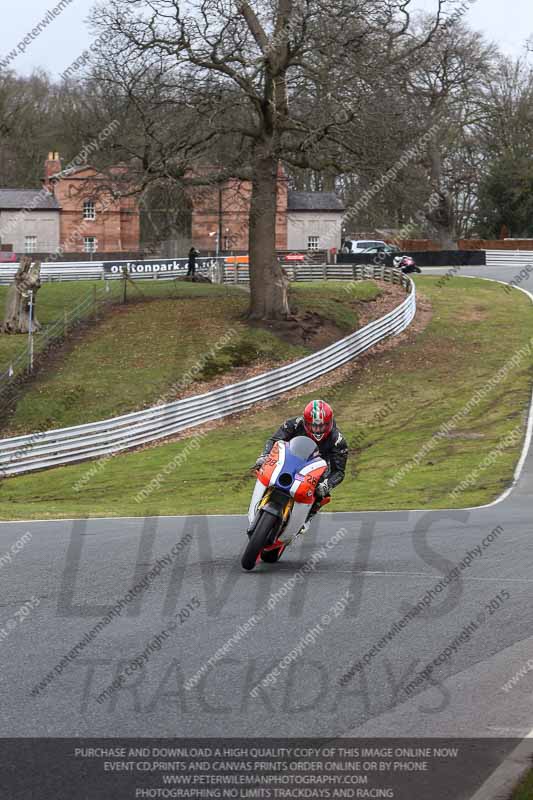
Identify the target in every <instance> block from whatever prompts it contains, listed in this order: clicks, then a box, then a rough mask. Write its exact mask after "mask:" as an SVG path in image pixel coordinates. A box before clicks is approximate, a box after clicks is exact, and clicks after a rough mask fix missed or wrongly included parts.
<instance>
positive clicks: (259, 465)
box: [253, 456, 266, 470]
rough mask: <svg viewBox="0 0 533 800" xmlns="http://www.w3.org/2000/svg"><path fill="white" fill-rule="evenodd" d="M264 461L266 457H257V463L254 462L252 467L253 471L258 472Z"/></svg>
mask: <svg viewBox="0 0 533 800" xmlns="http://www.w3.org/2000/svg"><path fill="white" fill-rule="evenodd" d="M265 461H266V456H259V458H258V459H257V461H256V462H255V464H254V466H253V469H255V470H260V469H261V467H262V466H263V464H264V463H265Z"/></svg>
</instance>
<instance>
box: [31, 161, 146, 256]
mask: <svg viewBox="0 0 533 800" xmlns="http://www.w3.org/2000/svg"><path fill="white" fill-rule="evenodd" d="M115 175H116V176H117V182H118V178H119V176H120V168H117V169H116V170H115ZM110 180H111V181H112V177H111V179H110V178H109V176H106V175H103V174H102V173H100V172H98V170H96V169H95V168H94V167H92V166H90V165H84V166H80V167H69V168H67V169H63V168H62V164H61V159H60V157H59V154H58V153H49V155H48V158H47V160H46V162H45V166H44V178H43V188H44V189H47V190H48V191H49V192H50V193H51V194H52V195H53V197H54V198H55V200H56V202H57V204H58V206H59V208H60V214H59V226H60V231H59V239H60V247H61V250H62V251H63V252H65V253H95V252H98V253H119V252H133V251H137V250H139V239H140V213H139V208H138V204H137V199H136V198H135V197H119V198H114V197H113V196H112V193H111V191H110V189H112V188H113V187H112V186H110V185H109V181H110ZM108 187H109V188H108Z"/></svg>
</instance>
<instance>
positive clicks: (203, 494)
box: [0, 276, 533, 519]
mask: <svg viewBox="0 0 533 800" xmlns="http://www.w3.org/2000/svg"><path fill="white" fill-rule="evenodd" d="M437 280H438V278H431V277H425V276H424V277H420V278H417V285H418V286H419V288H420V289H421V290H422V291H423V293H424V294H425V295H426V296H427V297H428V298H429V299H430V300H431V303H432V306H433V317H432V320H431V322H430V324H429V325H428V326H427V327H426V328H425V330H424V331H423V332H422V333H420V334H419V335H418V336H417V338H416V339H414V341H413V340H412V341H410V342H407V343H404V344H402V345H400V346H398V347H396V348H394V349H391V350H386V351H384V352H381V353H379V354H376V355H374V356H371V357H368V358H366V359H364V360H363V362H362V363H361V364H359V365H358V366H356V367H355V368H354V371H353V374H351V375H350V377H349V378H348V379H346V380H344V381H343V382H342V383H339V384H337V385H333V386H329V387H328V388H323V389H322V388H321V387H318V388H313V389H312V391H311V390H310V389H309V390H306V391H304V392H302V393H301V395H300V396H299V397H298V398H296V399H291V400H290V401H287V400H286V401H283V402H278V403H271V404H269V405H268V407H267V408H261V409H260V410H259V411H258V412H256V413H249V414H248V415H246V416H245V417H241V418H240V419H237V420H233V421H228V422H227V423H226V424H225V425H223V426H221V427H219V428H217V429H215V430H212V431H211V432H209V433H208V435H207V436H206V437H205V438H204V440H203V442H202V445H201V447H200V448H198V449H194V448H192V447H190V443H189V445H188V443H187V441H181V442H174V443H169V444H165V445H162V446H159V447H154V448H152V449H149V450H145V451H142V452H137V453H130V454H125V455H120V456H116V457H115V458H113V459H112V460H110V461H109V462H108V463H106V464H105V465H102V467H101V468H98V466H97V465H96V464H90V463H89V464H82V465H78V466H74V467H64V468H59V469H55V470H52V471H50V472H43V473H40V474H38V475H27V476H21V477H18V478H15V479H9V480H6V481H4V482H3V483H2V484H1V485H0V517H1V518H3V519H14V518H32V517H33V518H47V517H62V516H63V517H75V516H102V515H104V516H113V515H117V516H120V515H143V514H189V513H195V514H199V513H208V514H210V513H229V512H232V513H244V512H245V510H246V509H247V505H248V502H249V498H250V492H251V489H252V486H253V478H252V477H251V476H249V473H248V468H249V466H250V464H252V463H253V461H254V459H255V457H256V456H257V454H258V452H259V451H260V449H261V448H262V446H263V443H264V441H265V439H266V438H267V437H268V436H269V435H270V434H271V432H272V431H273V430H274V429H275V428H277V427H278V425H279V423H280V421H281V420H283V419H284V418H285V417H288V416H292V415H295V414H297V413H298V412H299V411H300V410H301V409H302V407H303V405H304V404H305V403H306V402H307V401H308V400H309V399H311V398H312V397H314V396H316V395H322V396H323V397H324V399H326V400H329V401H331V402H332V403H333V405H334V408H335V412H336V416H337V420H338V424H339V426H340V428H341V430H342V431H343V433H344V434H345V436H346V437H347V439H348V441H349V444H350V450H351V456H350V460H349V464H348V471H347V476H346V480H345V482H344V483H343V484H342V486H340V487H339V488H338V489H337V490H336V491H335V496H334V502H333V503H332V505H331V506H330V508H331V510H332V511H352V510H365V509H405V508H441V507H446V508H452V507H464V506H470V505H478V504H481V503H484V502H488V501H490V500H492V499H494V498H495V497H496V496H497V495H499V494H500V493H501V492H502V491H503V489H504V488H505V487H506V486H508V485H509V482H510V481H511V478H512V474H513V470H514V468H515V465H516V462H517V459H518V455H519V453H520V450H521V447H522V439H523V431H524V426H525V418H526V410H527V408H528V404H529V398H530V393H531V386H532V382H533V381H532V378H533V356H532V350H531V339H532V337H533V308H532V306H531V304H530V302H529V300H528V298H527V297H526V296H524V295H523V294H522V293H520V292H512V293H510V294H507V293H506V292H504V291H503V290H502V287H501V286H500V285H498V284H496V283H490V282H487V281H483V280H480V279H462V278H454V280H453V281H450V282H449V283H448V284H446V285H445V286H444V287H442V288H438V287H437V286H436V282H437ZM317 290H319V287H318V286H317V285H316V284H315V285H314V291H317ZM519 352H521V353H522V355H521V356H518V357H517V358H514V360H513V361H514V363H512V362H511V359H513V356H516V354H517V353H519ZM500 371H501V372H500ZM498 374H500V375H501V376H502V377H501V379H497V378H496V376H498ZM487 387H488V388H487ZM480 390H482V392H481V394H477V393H478V392H479V391H480ZM473 398H478V401H477V402H474V401H473ZM465 409H468V411H467V412H465ZM454 418H455V423H454V424H452V425H451V427H449V428H448V430H447V432H446V433H445V435H442V436H439V437H437V438H435V433H436V432H437V431H438V430H439V428H440V427H441V426H442V425H443V424H444V423H449V422H450V420H452V419H454ZM513 433H514V434H515V435H513ZM428 443H431V444H430V445H428ZM186 447H189V451H188V453H189V454H188V456H187V460H186V464H185V466H182V467H181V468H180V469H178V470H174V471H172V470H170V471H169V472H168V473H167V474H165V473H164V470H165V467H166V466H167V465H169V464H172V463H176V459H177V457H178V456H179V454H180V453H182V452H183V451H184V449H185V448H186ZM428 447H429V449H428ZM487 460H489V461H490V462H491V465H490V466H489V467H487V466H484V465H485V464H486V463H487ZM406 465H411V467H410V469H407V470H404V472H403V473H402V468H404V467H405V466H406ZM88 475H89V479H87V476H88ZM157 476H160V477H161V480H160V482H159V487H158V488H156V489H155V490H154V491H151V492H150V493H149V494H148V496H146V497H145V499H144V500H143V501H142V502H140V503H139V502H136V501H135V498H136V496H137V495H138V494H139V492H142V490H143V489H145V488H147V487H149V486H150V485H152V486H153V485H154V484H153V483H151V482H153V481H154V478H157ZM398 476H400V477H398ZM472 476H475V477H473V478H472ZM80 481H82V483H83V488H82V490H81V491H76V488H75V487H76V485H78V486H79V485H80V484H79V482H80ZM394 481H396V482H394ZM465 481H467V482H468V481H471V482H470V483H469V485H468V486H467V487H466V488H465V489H464V490H462V491H460V492H459V494H457V495H455V496H454V497H452V496H451V494H452V493H453V492H454V490H456V489H457V487H458V486H460V484H461V483H462V482H465Z"/></svg>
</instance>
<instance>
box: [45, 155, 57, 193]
mask: <svg viewBox="0 0 533 800" xmlns="http://www.w3.org/2000/svg"><path fill="white" fill-rule="evenodd" d="M58 172H61V159H60V158H59V153H48V158H47V159H46V161H45V162H44V181H43V182H44V185H45V187H46V188H47V189H48V190H49V191H51V192H53V190H54V182H53V181H52V180H51V178H52V177H53V176H54V175H57V173H58Z"/></svg>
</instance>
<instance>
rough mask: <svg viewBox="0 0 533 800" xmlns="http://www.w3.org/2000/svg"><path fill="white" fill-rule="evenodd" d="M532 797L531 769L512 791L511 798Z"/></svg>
mask: <svg viewBox="0 0 533 800" xmlns="http://www.w3.org/2000/svg"><path fill="white" fill-rule="evenodd" d="M531 798H533V770H531V772H528V773H527V775H526V776H525V778H524V779H523V780H522V781H520V783H519V785H518V786H517V787H516V789H515V791H514V792H513V796H512V797H511V800H531Z"/></svg>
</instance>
